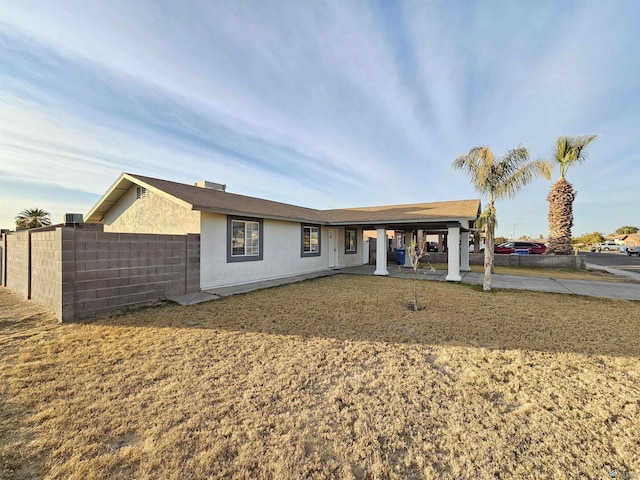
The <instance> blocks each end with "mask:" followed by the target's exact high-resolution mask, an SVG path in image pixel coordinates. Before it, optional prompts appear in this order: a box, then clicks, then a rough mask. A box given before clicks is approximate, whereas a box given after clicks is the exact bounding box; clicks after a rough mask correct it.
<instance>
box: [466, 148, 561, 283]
mask: <svg viewBox="0 0 640 480" xmlns="http://www.w3.org/2000/svg"><path fill="white" fill-rule="evenodd" d="M453 167H454V168H456V169H459V170H463V171H465V172H466V173H467V175H468V176H469V178H470V179H471V183H472V184H473V186H474V187H475V189H476V190H477V191H478V193H480V194H482V195H486V196H488V197H489V205H488V206H487V208H486V219H485V247H484V281H483V285H482V288H483V290H484V291H489V290H491V273H492V271H493V247H494V244H495V226H496V207H495V202H496V200H499V199H500V198H504V197H515V195H516V193H518V191H519V190H520V189H521V188H522V187H523V186H525V185H527V184H528V183H530V182H531V181H532V180H533V179H535V178H536V177H537V176H538V175H542V176H543V177H544V178H546V179H549V178H551V164H550V163H549V162H548V161H545V160H533V161H530V160H529V151H528V150H527V149H526V148H524V147H518V148H514V149H513V150H509V151H508V152H507V153H506V154H505V155H504V156H502V157H499V158H495V157H494V155H493V152H491V149H489V147H475V148H472V149H471V150H470V151H469V153H467V154H466V155H461V156H459V157H458V158H456V159H455V161H454V162H453Z"/></svg>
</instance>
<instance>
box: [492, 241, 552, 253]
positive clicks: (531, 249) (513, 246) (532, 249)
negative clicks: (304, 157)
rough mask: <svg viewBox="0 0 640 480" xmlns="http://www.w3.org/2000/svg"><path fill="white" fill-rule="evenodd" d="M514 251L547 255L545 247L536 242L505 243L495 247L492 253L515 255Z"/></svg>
mask: <svg viewBox="0 0 640 480" xmlns="http://www.w3.org/2000/svg"><path fill="white" fill-rule="evenodd" d="M516 250H518V251H520V250H526V251H527V253H531V254H540V255H542V254H544V253H547V247H546V245H544V244H542V243H536V242H505V243H501V244H500V245H496V246H495V247H494V249H493V251H494V253H503V254H504V253H506V254H508V253H517V252H516Z"/></svg>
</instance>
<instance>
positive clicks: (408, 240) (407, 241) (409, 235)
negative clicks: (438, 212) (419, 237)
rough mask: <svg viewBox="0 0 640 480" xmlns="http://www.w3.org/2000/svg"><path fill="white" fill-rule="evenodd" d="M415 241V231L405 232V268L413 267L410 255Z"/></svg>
mask: <svg viewBox="0 0 640 480" xmlns="http://www.w3.org/2000/svg"><path fill="white" fill-rule="evenodd" d="M412 241H413V230H411V231H409V232H404V265H403V267H413V265H411V256H410V255H409V247H410V246H411V242H412Z"/></svg>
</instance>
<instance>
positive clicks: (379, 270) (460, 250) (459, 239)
mask: <svg viewBox="0 0 640 480" xmlns="http://www.w3.org/2000/svg"><path fill="white" fill-rule="evenodd" d="M475 220H476V219H475V218H455V219H454V218H451V219H438V220H426V219H421V220H416V221H409V222H408V221H397V220H396V221H393V220H391V221H388V222H375V223H371V222H362V223H358V222H355V223H354V222H350V223H345V222H340V223H331V225H336V226H338V225H339V226H358V227H361V228H362V229H363V230H375V231H376V269H375V272H374V274H375V275H389V271H388V270H387V243H386V238H387V230H395V231H401V232H404V234H405V244H407V243H408V242H409V241H410V240H408V238H410V236H412V235H413V232H415V231H417V230H423V231H424V232H426V233H446V234H447V276H446V280H448V281H451V282H459V281H461V280H462V275H461V271H469V270H470V268H469V248H468V245H469V231H470V230H471V228H472V227H473V224H474V222H475ZM404 266H406V267H409V266H411V263H410V260H409V258H408V256H407V257H406V260H405V265H404Z"/></svg>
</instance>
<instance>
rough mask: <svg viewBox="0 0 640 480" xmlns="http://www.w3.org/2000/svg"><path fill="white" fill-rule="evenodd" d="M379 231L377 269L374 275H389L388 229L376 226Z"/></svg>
mask: <svg viewBox="0 0 640 480" xmlns="http://www.w3.org/2000/svg"><path fill="white" fill-rule="evenodd" d="M376 231H377V233H378V235H377V239H376V271H375V272H373V274H374V275H389V271H388V270H387V229H386V227H384V226H382V227H380V226H376Z"/></svg>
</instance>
